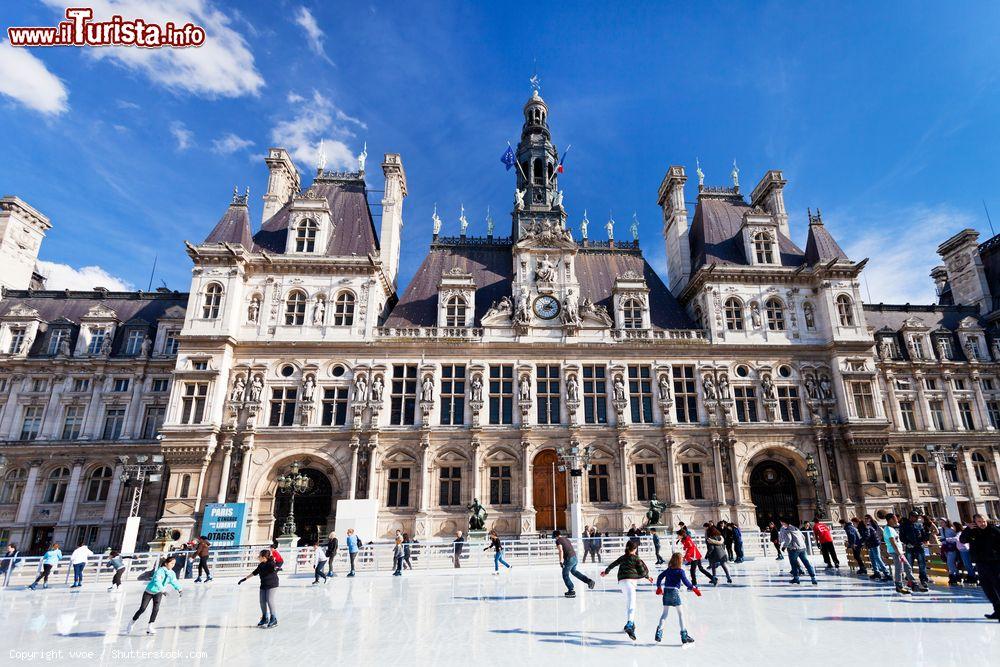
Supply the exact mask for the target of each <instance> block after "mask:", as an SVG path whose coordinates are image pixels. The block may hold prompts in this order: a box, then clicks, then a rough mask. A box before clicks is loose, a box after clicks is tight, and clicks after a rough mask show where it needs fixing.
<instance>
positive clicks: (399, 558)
mask: <svg viewBox="0 0 1000 667" xmlns="http://www.w3.org/2000/svg"><path fill="white" fill-rule="evenodd" d="M392 576H394V577H401V576H403V536H402V535H396V539H395V540H393V546H392Z"/></svg>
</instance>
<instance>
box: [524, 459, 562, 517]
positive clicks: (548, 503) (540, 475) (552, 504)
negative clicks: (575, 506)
mask: <svg viewBox="0 0 1000 667" xmlns="http://www.w3.org/2000/svg"><path fill="white" fill-rule="evenodd" d="M560 467H561V466H560V463H559V456H558V455H557V454H556V451H555V450H554V449H543V450H542V451H540V452H538V454H537V455H535V460H534V461H533V462H532V473H531V481H532V499H533V500H534V504H535V528H537V529H538V530H540V531H541V530H555V529H557V528H558V529H559V530H565V529H566V506H567V504H568V493H567V489H566V479H567V476H568V475H569V472H568V471H567V470H565V469H563V470H560Z"/></svg>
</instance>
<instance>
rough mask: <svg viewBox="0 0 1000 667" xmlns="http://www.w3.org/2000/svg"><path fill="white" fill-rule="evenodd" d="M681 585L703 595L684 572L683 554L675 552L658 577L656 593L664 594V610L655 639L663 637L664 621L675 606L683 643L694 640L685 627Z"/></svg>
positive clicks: (689, 642) (659, 639)
mask: <svg viewBox="0 0 1000 667" xmlns="http://www.w3.org/2000/svg"><path fill="white" fill-rule="evenodd" d="M681 585H684V586H686V587H687V589H688V590H689V591H691V592H693V593H694V594H695V595H698V596H701V591H700V590H698V587H697V586H695V585H694V584H692V583H691V582H690V581H688V578H687V576H686V575H685V574H684V568H683V559H682V556H681V554H679V553H675V554H674V555H672V556H671V557H670V562H669V563H667V569H665V570H664V571H663V572H660V576H658V577H657V578H656V594H657V595H661V596H663V612H662V613H661V614H660V622H659V623H658V624H657V626H656V634H655V635H654V636H653V639H655V640H656V641H661V640H662V639H663V622H664V621H665V620H667V616H668V615H669V613H670V609H671V607H673V608H674V609H675V610H677V624H678V626H679V628H680V631H681V643H682V644H691V643H693V642H694V640H693V639H691V635H689V634H688V633H687V629H685V627H684V612H683V611H681Z"/></svg>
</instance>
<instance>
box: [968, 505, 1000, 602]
mask: <svg viewBox="0 0 1000 667" xmlns="http://www.w3.org/2000/svg"><path fill="white" fill-rule="evenodd" d="M972 519H973V524H974V525H972V526H969V527H968V528H966V529H965V530H963V531H962V534H961V535H960V536H959V538H958V539H959V541H960V542H961V543H962V544H968V545H969V555H970V557H971V558H972V562H973V563H975V564H976V572H977V573H978V575H979V585H980V586H982V587H983V593H985V594H986V597H987V598H988V599H989V601H990V602H992V603H993V613H992V614H986V618H988V619H991V620H1000V528H997V527H996V526H995V525H994V526H991V525H990V524H989V522H988V521H986V517H984V516H983V515H982V514H976V515H975V516H974V517H973V518H972Z"/></svg>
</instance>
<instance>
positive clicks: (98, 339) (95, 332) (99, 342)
mask: <svg viewBox="0 0 1000 667" xmlns="http://www.w3.org/2000/svg"><path fill="white" fill-rule="evenodd" d="M216 287H218V285H216ZM219 289H220V290H221V289H222V288H221V287H220V288H219ZM220 293H221V292H220ZM110 333H111V332H110V331H108V330H107V329H106V328H104V327H94V328H93V329H91V330H90V342H89V343H88V344H87V353H88V354H100V352H101V349H102V348H103V347H104V340H105V339H106V338H107V337H108V336H109V335H110Z"/></svg>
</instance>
